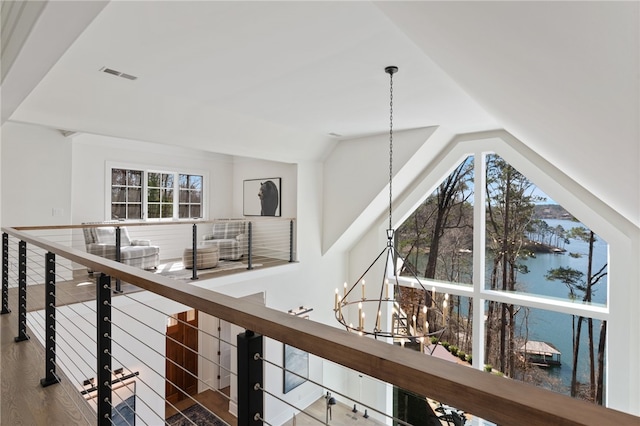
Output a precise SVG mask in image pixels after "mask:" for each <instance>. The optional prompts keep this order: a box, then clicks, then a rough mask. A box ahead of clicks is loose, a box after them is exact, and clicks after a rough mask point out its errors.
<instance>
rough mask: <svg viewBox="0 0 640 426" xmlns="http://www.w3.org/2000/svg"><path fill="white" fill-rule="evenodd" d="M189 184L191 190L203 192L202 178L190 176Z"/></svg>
mask: <svg viewBox="0 0 640 426" xmlns="http://www.w3.org/2000/svg"><path fill="white" fill-rule="evenodd" d="M189 184H190V185H189V187H190V188H191V189H197V190H202V176H190V177H189Z"/></svg>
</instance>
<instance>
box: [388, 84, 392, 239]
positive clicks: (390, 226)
mask: <svg viewBox="0 0 640 426" xmlns="http://www.w3.org/2000/svg"><path fill="white" fill-rule="evenodd" d="M392 182H393V72H390V73H389V228H388V229H392V220H391V214H392V210H391V203H392V188H391V185H392Z"/></svg>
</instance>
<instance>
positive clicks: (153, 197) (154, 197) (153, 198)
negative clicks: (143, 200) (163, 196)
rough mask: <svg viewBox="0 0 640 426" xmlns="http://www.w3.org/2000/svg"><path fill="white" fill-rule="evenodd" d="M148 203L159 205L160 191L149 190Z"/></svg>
mask: <svg viewBox="0 0 640 426" xmlns="http://www.w3.org/2000/svg"><path fill="white" fill-rule="evenodd" d="M148 201H149V202H150V203H151V202H155V203H158V202H160V190H159V189H149V198H148Z"/></svg>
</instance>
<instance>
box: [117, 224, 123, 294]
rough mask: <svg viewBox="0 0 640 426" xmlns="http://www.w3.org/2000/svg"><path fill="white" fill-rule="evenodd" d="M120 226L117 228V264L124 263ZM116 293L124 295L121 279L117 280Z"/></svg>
mask: <svg viewBox="0 0 640 426" xmlns="http://www.w3.org/2000/svg"><path fill="white" fill-rule="evenodd" d="M121 231H122V230H121V229H120V227H119V226H116V262H121V261H122V251H121V250H120V248H121V246H122V233H121ZM115 293H122V282H121V281H120V278H116V289H115Z"/></svg>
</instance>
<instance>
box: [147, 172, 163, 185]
mask: <svg viewBox="0 0 640 426" xmlns="http://www.w3.org/2000/svg"><path fill="white" fill-rule="evenodd" d="M147 185H148V186H149V187H152V188H158V187H159V186H160V173H149V174H148V177H147Z"/></svg>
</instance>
